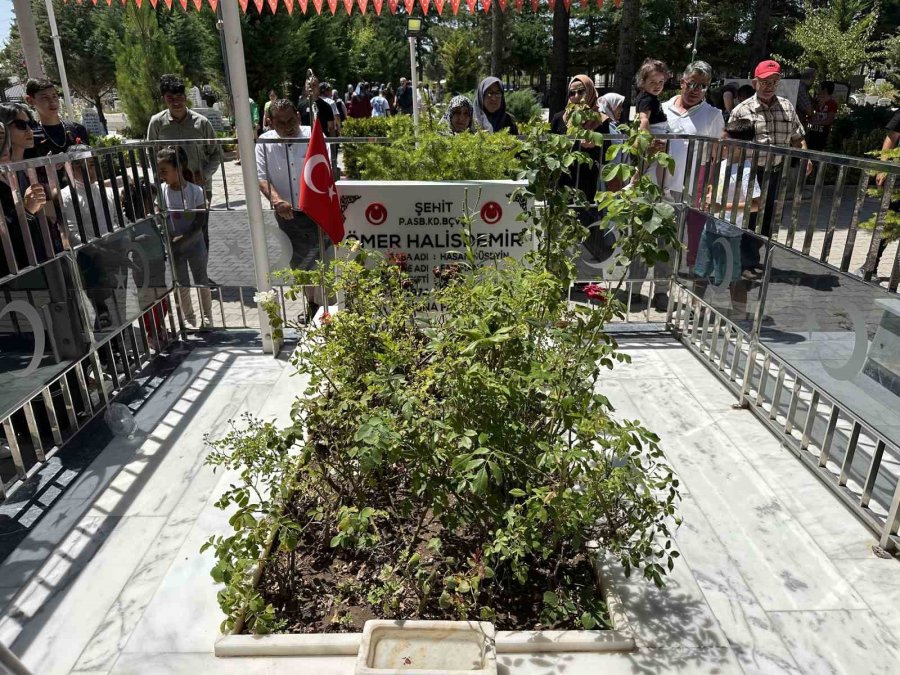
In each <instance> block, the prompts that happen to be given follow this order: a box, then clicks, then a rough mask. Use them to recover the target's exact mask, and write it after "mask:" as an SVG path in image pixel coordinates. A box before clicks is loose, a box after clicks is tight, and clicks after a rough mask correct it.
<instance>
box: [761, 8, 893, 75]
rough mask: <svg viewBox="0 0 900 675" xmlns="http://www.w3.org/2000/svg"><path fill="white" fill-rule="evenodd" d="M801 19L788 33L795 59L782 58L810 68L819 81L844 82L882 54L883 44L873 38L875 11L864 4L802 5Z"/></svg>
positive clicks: (876, 20)
mask: <svg viewBox="0 0 900 675" xmlns="http://www.w3.org/2000/svg"><path fill="white" fill-rule="evenodd" d="M804 10H805V14H806V16H805V18H804V19H803V20H802V21H800V22H799V23H798V24H797V25H796V26H795V27H794V28H793V29H791V31H790V33H789V34H790V39H791V40H792V41H793V42H794V43H795V44H796V45H797V46H798V47H799V48H800V51H801V54H800V56H799V57H797V58H784V57H778V58H781V59H783V60H784V61H785V62H786V63H787V64H789V65H792V66H794V67H797V68H802V67H806V66H813V67H814V68H815V69H816V74H817V77H818V78H819V79H820V80H825V79H828V80H847V79H848V78H849V77H850V76H851V75H854V74H855V73H856V72H857V71H858V70H859V68H860V67H861V66H866V65H869V64H871V63H872V62H873V61H875V60H877V59H880V58H883V57H884V56H885V54H886V50H885V42H884V41H883V40H877V39H875V38H874V35H875V28H876V25H877V22H878V12H879V7H878V5H877V4H876V5H875V6H874V7H872V6H871V3H870V2H868V1H867V0H838V1H837V2H834V3H832V4H830V5H827V6H825V7H821V8H818V9H816V8H814V7H813V6H812V5H811V4H809V3H807V4H806V5H804Z"/></svg>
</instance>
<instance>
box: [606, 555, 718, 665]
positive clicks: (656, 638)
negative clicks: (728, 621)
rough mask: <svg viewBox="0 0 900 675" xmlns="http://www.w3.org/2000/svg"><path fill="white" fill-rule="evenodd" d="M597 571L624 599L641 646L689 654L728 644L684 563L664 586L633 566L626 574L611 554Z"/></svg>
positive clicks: (666, 579) (636, 640) (624, 604)
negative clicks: (633, 568)
mask: <svg viewBox="0 0 900 675" xmlns="http://www.w3.org/2000/svg"><path fill="white" fill-rule="evenodd" d="M677 562H681V561H680V560H679V561H677ZM601 570H602V571H601V574H602V575H603V577H604V579H606V580H607V582H608V583H609V585H610V587H611V588H613V589H614V590H615V592H616V594H617V595H618V596H619V598H620V599H621V601H622V610H623V611H624V612H625V614H626V615H627V617H628V620H629V625H630V628H631V631H632V632H633V633H634V638H635V644H636V645H637V648H638V650H639V651H645V650H666V651H670V652H685V653H688V652H694V651H697V650H702V649H705V648H708V647H719V648H726V649H727V648H728V639H727V638H726V636H725V634H724V633H723V632H722V629H721V628H720V626H719V623H718V621H717V620H716V617H715V616H714V615H713V613H712V612H711V611H710V609H709V607H708V606H707V604H706V602H705V600H704V598H703V593H702V592H701V590H700V588H699V586H698V585H697V583H696V581H695V580H694V577H693V575H692V573H691V570H690V568H689V567H688V566H687V565H685V564H680V565H675V567H674V569H673V571H672V572H671V573H670V574H669V575H668V576H666V577H665V582H666V583H665V586H664V587H663V588H657V587H656V585H655V584H654V583H653V582H652V581H650V580H648V579H645V578H644V577H643V575H642V574H641V573H640V572H637V571H635V572H632V574H631V575H630V576H628V577H626V576H625V572H624V569H623V568H622V566H621V564H620V563H618V562H617V561H615V560H614V559H612V558H611V557H610V558H608V559H607V560H605V561H604V562H603V563H602V564H601Z"/></svg>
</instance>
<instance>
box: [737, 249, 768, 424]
mask: <svg viewBox="0 0 900 675" xmlns="http://www.w3.org/2000/svg"><path fill="white" fill-rule="evenodd" d="M774 252H775V245H774V244H773V243H772V240H771V239H768V240H767V241H766V266H765V271H764V272H763V277H762V286H761V287H760V291H759V303H758V304H757V306H756V312H755V314H754V317H753V324H752V325H751V326H750V332H749V336H748V338H749V342H750V350H749V352H748V354H747V367H746V368H745V369H744V381H743V382H742V383H741V396H740V401H739V403H740V405H741V407H746V406H748V405H749V402H748V400H747V395H748V394H749V393H750V380H751V379H752V378H753V369H754V365H755V363H754V362H755V361H756V354H757V353H758V352H759V328H760V326H761V325H762V319H763V311H764V309H765V306H766V298H767V296H768V294H769V284H770V283H771V280H772V259H773V258H774V255H773V254H774Z"/></svg>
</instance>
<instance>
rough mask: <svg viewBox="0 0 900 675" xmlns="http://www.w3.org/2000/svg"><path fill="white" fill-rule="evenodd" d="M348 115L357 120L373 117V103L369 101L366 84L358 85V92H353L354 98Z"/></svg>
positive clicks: (351, 100)
mask: <svg viewBox="0 0 900 675" xmlns="http://www.w3.org/2000/svg"><path fill="white" fill-rule="evenodd" d="M347 114H348V115H349V116H350V117H354V118H356V119H360V118H363V117H371V116H372V102H371V101H370V100H369V94H368V92H367V91H366V83H365V82H360V83H359V84H357V85H356V90H355V91H354V92H353V96H351V97H350V105H349V106H348V108H347Z"/></svg>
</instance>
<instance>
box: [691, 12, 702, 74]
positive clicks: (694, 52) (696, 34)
mask: <svg viewBox="0 0 900 675" xmlns="http://www.w3.org/2000/svg"><path fill="white" fill-rule="evenodd" d="M699 39H700V15H699V14H698V15H697V29H696V30H695V31H694V44H693V45H692V46H691V63H693V62H694V61H696V60H697V40H699Z"/></svg>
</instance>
